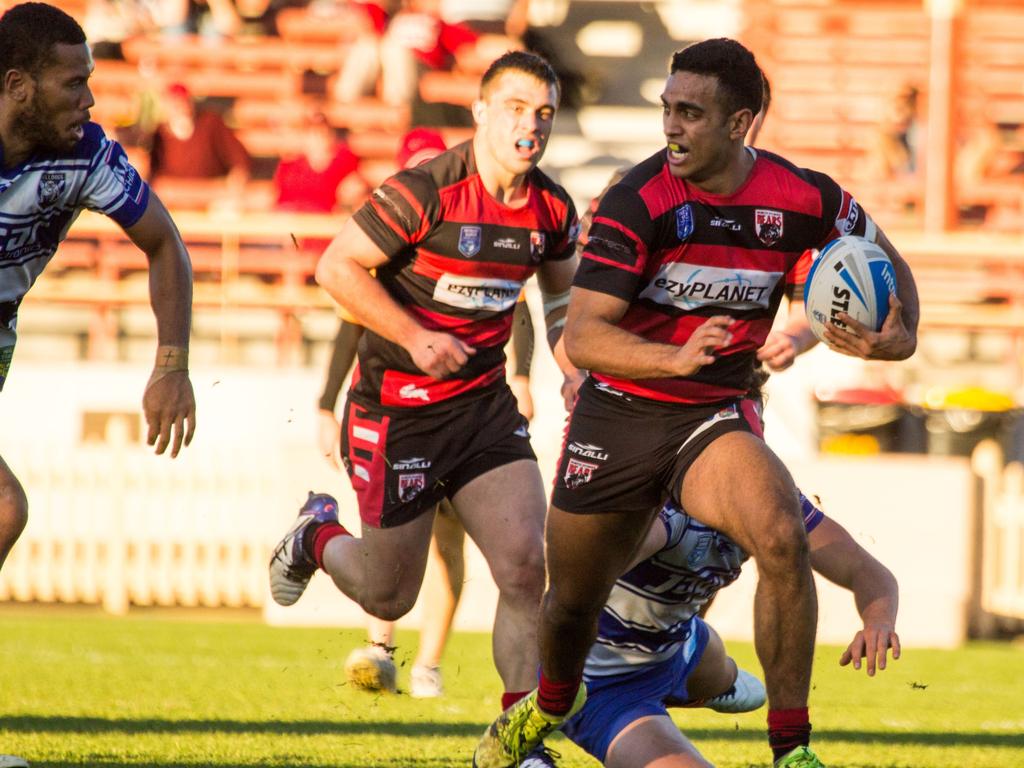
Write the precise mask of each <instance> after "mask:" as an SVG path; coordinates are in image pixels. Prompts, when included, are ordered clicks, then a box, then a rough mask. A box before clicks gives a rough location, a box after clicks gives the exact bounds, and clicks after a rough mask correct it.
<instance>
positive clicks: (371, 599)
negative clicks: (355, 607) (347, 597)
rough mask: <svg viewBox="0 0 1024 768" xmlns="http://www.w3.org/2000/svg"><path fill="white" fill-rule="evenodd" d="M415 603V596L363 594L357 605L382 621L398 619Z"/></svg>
mask: <svg viewBox="0 0 1024 768" xmlns="http://www.w3.org/2000/svg"><path fill="white" fill-rule="evenodd" d="M415 604H416V598H415V597H412V598H411V599H410V598H408V597H403V596H401V595H395V596H392V597H388V596H382V595H364V596H363V597H362V598H361V599H360V600H359V606H360V607H361V608H362V609H363V610H364V611H366V612H367V613H368V614H370V615H371V616H376V617H377V618H378V619H383V620H384V621H398V619H400V618H402V617H403V616H405V614H407V613H408V612H409V611H411V610H412V607H413V606H414V605H415Z"/></svg>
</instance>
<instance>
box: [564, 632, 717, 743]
mask: <svg viewBox="0 0 1024 768" xmlns="http://www.w3.org/2000/svg"><path fill="white" fill-rule="evenodd" d="M693 631H694V636H695V638H696V644H695V647H694V649H693V653H692V654H691V655H690V658H689V659H687V658H686V653H685V646H682V647H680V649H679V651H678V652H676V654H675V655H674V656H673V657H672V658H670V659H666V660H665V661H661V662H658V663H657V664H651V665H647V666H643V667H640V668H639V669H638V670H637V671H636V672H629V673H626V674H621V675H608V676H607V677H592V678H589V679H588V680H587V703H586V704H585V705H584V706H583V709H582V711H580V713H579V714H577V715H576V716H574V717H573V718H572V719H571V720H569V722H568V723H566V724H565V725H563V726H562V732H563V733H564V734H565V735H566V736H568V737H569V738H570V739H572V740H573V741H574V742H575V743H576V744H578V745H579V746H580V747H582V748H583V749H585V750H586V751H587V752H589V753H590V754H591V755H593V756H594V757H596V758H597V759H598V760H600V761H601V762H602V763H603V762H604V760H605V757H606V756H607V754H608V747H609V745H611V743H612V741H614V740H615V737H616V736H618V735H619V733H620V732H621V731H622V729H624V728H625V727H626V726H627V725H629V724H630V723H632V722H633V721H635V720H637V719H639V718H641V717H649V716H651V715H666V716H667V715H668V709H667V707H669V706H680V705H681V704H683V703H685V702H687V701H689V700H690V698H691V697H690V695H689V694H688V693H687V691H686V680H687V678H688V677H689V676H690V674H691V673H692V672H693V670H694V669H696V668H697V665H698V664H699V663H700V660H701V657H702V656H703V655H704V649H705V648H707V645H708V627H707V624H705V623H704V622H703V621H702V620H701V619H700V618H699V617H697V616H695V617H694V618H693Z"/></svg>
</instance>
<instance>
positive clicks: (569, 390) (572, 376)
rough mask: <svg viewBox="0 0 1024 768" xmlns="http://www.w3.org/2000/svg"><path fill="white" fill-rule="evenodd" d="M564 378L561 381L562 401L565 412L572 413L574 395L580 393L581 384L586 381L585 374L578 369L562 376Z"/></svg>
mask: <svg viewBox="0 0 1024 768" xmlns="http://www.w3.org/2000/svg"><path fill="white" fill-rule="evenodd" d="M562 375H563V376H564V377H565V378H564V379H563V381H562V401H563V402H564V403H565V410H566V411H572V407H573V405H574V404H575V403H576V393H577V392H579V391H580V387H581V386H583V382H584V381H586V380H587V372H586V371H582V370H580V369H579V368H577V369H575V371H573V372H572V373H564V372H563V374H562Z"/></svg>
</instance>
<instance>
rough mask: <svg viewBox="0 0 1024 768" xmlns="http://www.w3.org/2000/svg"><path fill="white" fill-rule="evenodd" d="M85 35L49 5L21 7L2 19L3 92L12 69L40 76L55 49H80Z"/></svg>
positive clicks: (0, 77)
mask: <svg viewBox="0 0 1024 768" xmlns="http://www.w3.org/2000/svg"><path fill="white" fill-rule="evenodd" d="M84 42H85V32H83V31H82V27H81V26H79V24H78V22H77V21H75V20H74V19H73V18H71V17H70V16H69V15H68V14H66V13H64V11H62V10H60V9H59V8H54V7H53V6H52V5H47V4H46V3H21V4H20V5H15V6H14V7H12V8H11V9H10V10H8V11H7V13H5V14H4V15H3V16H0V89H2V88H3V76H4V74H6V73H7V72H9V71H10V70H12V69H20V70H21V71H23V72H28V73H29V74H31V75H38V74H39V73H40V72H41V71H42V70H43V69H45V68H46V66H47V64H49V62H50V60H51V57H52V56H53V46H55V45H57V44H58V43H63V44H65V45H81V44H82V43H84Z"/></svg>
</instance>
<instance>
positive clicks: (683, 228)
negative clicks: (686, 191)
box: [676, 203, 693, 240]
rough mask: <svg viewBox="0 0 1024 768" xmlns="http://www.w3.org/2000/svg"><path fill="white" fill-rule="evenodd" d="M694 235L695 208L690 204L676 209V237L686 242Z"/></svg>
mask: <svg viewBox="0 0 1024 768" xmlns="http://www.w3.org/2000/svg"><path fill="white" fill-rule="evenodd" d="M692 234H693V208H692V207H690V204H689V203H686V204H685V205H682V206H680V207H679V208H676V236H677V237H678V238H679V239H680V240H685V239H686V238H688V237H689V236H690V235H692Z"/></svg>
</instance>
